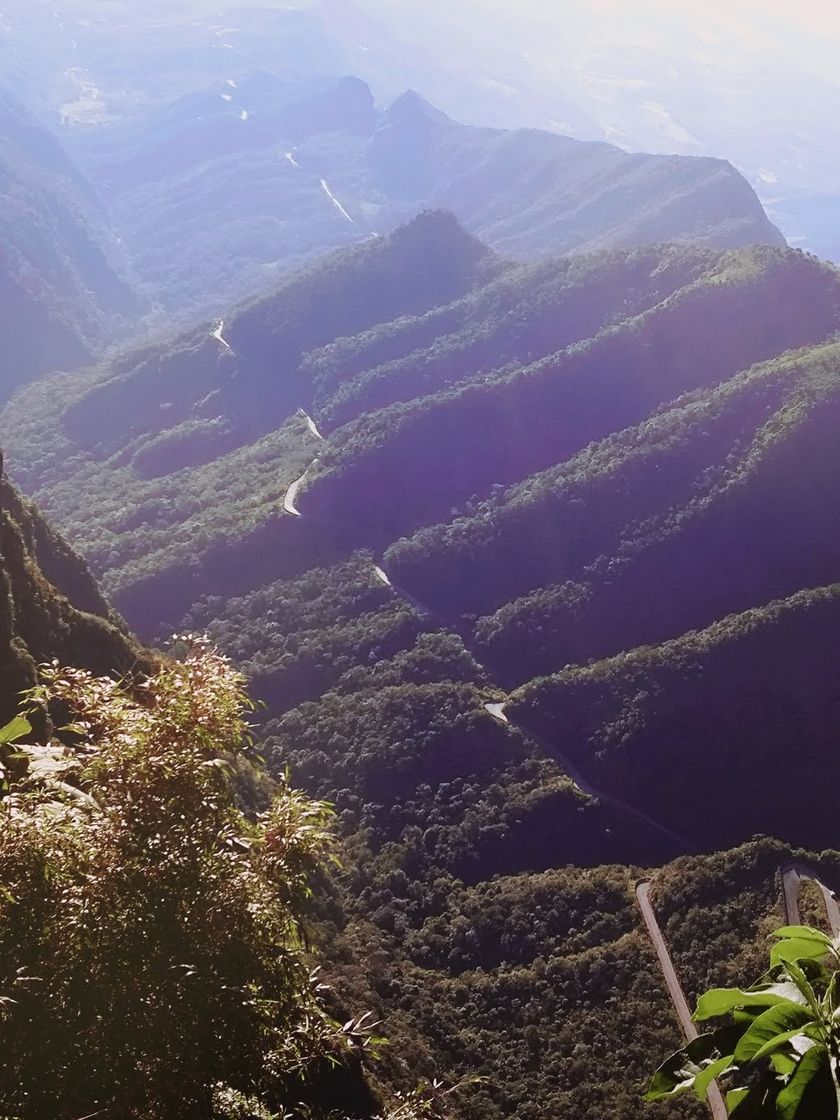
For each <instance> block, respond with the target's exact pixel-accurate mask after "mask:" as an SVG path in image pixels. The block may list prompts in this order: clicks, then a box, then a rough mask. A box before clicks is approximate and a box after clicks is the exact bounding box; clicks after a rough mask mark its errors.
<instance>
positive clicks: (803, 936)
mask: <svg viewBox="0 0 840 1120" xmlns="http://www.w3.org/2000/svg"><path fill="white" fill-rule="evenodd" d="M770 936H771V937H779V938H786V939H791V938H795V939H797V940H799V941H819V942H820V944H821V945H826V946H829V945H831V944H832V940H831V938H830V937H829V936H828V934H825V933H823V932H822V930H819V929H814V927H813V926H782V927H781V928H780V929H774V930H773V932H772V934H771V935H770Z"/></svg>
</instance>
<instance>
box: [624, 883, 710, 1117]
mask: <svg viewBox="0 0 840 1120" xmlns="http://www.w3.org/2000/svg"><path fill="white" fill-rule="evenodd" d="M649 896H650V881H649V880H645V881H644V882H641V883H638V884H637V885H636V900H637V902H638V903H639V909H640V910H641V912H642V917H643V918H644V921H645V925H646V926H647V931H648V936H649V937H650V940H651V943H652V945H653V947H654V949H655V950H656V956H657V957H658V959H659V967H660V968H661V969H662V975H663V977H664V978H665V986H666V988H667V989H668V995H669V996H670V997H671V1003H673V1005H674V1010H675V1011H676V1013H677V1018H678V1019H679V1021H680V1026H681V1027H682V1031H683V1034H684V1035H685V1038H686V1041H687V1042H691V1040H692V1039H694V1038H696V1037H697V1027H696V1026H695V1025H694V1023H693V1022H692V1019H691V1011H690V1010H689V1007H688V1002H687V1000H686V998H685V994H684V993H683V990H682V987H681V986H680V982H679V979H678V978H677V970H676V969H675V968H674V964H673V961H672V960H671V954H670V953H669V952H668V946H667V945H666V944H665V938H664V937H663V936H662V930H661V929H660V928H659V922H657V920H656V914H655V913H654V911H653V907H652V906H651V904H650V897H649ZM706 1100H707V1103H708V1105H709V1111H710V1112H711V1114H712V1116H713V1117H714V1120H726V1105H725V1104H724V1102H723V1097H722V1096H721V1093H720V1089H718V1086H717V1082H716V1081H713V1082H712V1084H711V1085H710V1086H709V1093H708V1096H707V1098H706Z"/></svg>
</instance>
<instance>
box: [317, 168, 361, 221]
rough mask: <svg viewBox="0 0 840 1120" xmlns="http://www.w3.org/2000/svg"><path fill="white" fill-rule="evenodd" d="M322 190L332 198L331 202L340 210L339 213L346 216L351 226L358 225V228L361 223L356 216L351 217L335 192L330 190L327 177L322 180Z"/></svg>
mask: <svg viewBox="0 0 840 1120" xmlns="http://www.w3.org/2000/svg"><path fill="white" fill-rule="evenodd" d="M321 190H322V191H323V192H324V194H325V195H326V196H327V198H328V199H329V200H330V202H331V203H332V204H333V206H334V207H335V208H336V210H337V211H338V212H339V214H341V216H342V217H343V218H346V219H347V221H348V222H349V223H350V225H351V226H356V227H357V228H358V225H359V223H358V222H357V221H356V219H355V218H351V217H350V215H349V214H348V213H347V211H346V210H345V209H344V207H343V206H342V205H341V203H340V202H339V201H338V199H337V198H336V197H335V195H334V194H333V192H332V191H331V190H330V187H329V184H328V183H327V180H326V179H322V180H321Z"/></svg>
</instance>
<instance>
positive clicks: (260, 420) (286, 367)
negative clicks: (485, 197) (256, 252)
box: [65, 213, 499, 473]
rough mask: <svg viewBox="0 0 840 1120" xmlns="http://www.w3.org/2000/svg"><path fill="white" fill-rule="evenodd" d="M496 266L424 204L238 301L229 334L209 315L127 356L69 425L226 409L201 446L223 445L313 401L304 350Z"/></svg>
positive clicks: (468, 282) (72, 431)
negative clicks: (394, 226)
mask: <svg viewBox="0 0 840 1120" xmlns="http://www.w3.org/2000/svg"><path fill="white" fill-rule="evenodd" d="M498 267H499V264H498V263H497V262H496V260H495V259H494V258H493V256H492V254H490V253H489V252H488V250H486V249H485V248H484V247H483V246H482V245H480V244H479V243H478V242H476V241H474V240H473V239H472V238H470V237H469V236H468V235H467V234H465V233H464V232H463V231H462V230H461V229H460V228H459V227H458V226H457V224H456V223H455V222H454V220H453V219H452V218H451V217H450V216H448V215H445V214H438V213H428V214H423V215H421V216H420V217H418V218H416V219H415V220H414V221H413V222H411V223H409V224H408V225H406V226H404V227H401V228H400V229H398V230H396V231H395V232H394V233H393V234H391V235H390V236H389V237H388V238H381V239H377V240H374V241H370V242H368V243H367V244H365V245H362V246H358V247H356V248H354V249H350V250H346V251H345V252H343V253H340V254H335V255H332V256H329V257H327V258H326V259H325V260H323V261H321V262H319V263H318V264H316V265H313V266H311V267H310V268H309V269H307V270H304V271H302V272H300V273H298V274H296V275H295V276H294V277H293V278H292V279H290V280H288V281H287V282H286V283H285V284H283V285H282V286H281V287H280V288H279V289H278V290H277V291H276V292H274V293H273V294H272V295H270V296H266V297H264V298H262V299H261V300H259V301H257V302H255V303H252V304H251V305H249V306H245V307H242V308H240V309H239V310H238V311H237V312H236V313H235V314H234V315H232V316H231V318H230V320H229V321H226V322H225V324H224V335H223V338H224V341H221V340H219V338H218V337H214V335H213V333H212V330H213V328H212V327H210V326H207V327H205V328H203V329H202V330H201V331H200V332H194V333H193V334H190V335H186V336H184V337H182V338H179V339H177V340H175V341H174V342H173V343H171V344H170V346H169V347H168V348H160V349H149V350H146V351H143V352H141V353H139V354H138V355H136V357H135V358H132V357H128V358H124V359H122V360H121V362H120V363H119V366H118V371H117V373H116V375H115V376H114V377H112V378H110V379H108V380H105V381H103V382H102V383H100V384H97V385H96V386H95V387H94V388H92V389H91V390H90V391H89V392H88V393H86V394H85V395H84V396H82V397H81V399H80V400H78V401H77V402H76V403H74V404H73V405H72V407H71V408H70V409H68V411H67V414H66V420H65V423H66V428H67V432H68V434H69V435H70V436H71V438H73V439H74V440H76V441H77V442H78V443H79V444H80V445H81V446H84V447H90V448H94V447H95V448H98V449H103V450H105V449H115V448H118V447H121V446H123V445H124V444H125V443H126V441H128V440H129V439H132V440H136V439H137V438H138V437H141V436H144V437H149V436H152V437H154V436H155V435H157V434H158V433H159V432H162V431H167V430H172V429H176V428H177V426H178V425H179V424H182V423H184V422H185V421H202V420H206V421H210V420H213V419H214V418H215V417H222V421H223V423H222V428H221V430H220V431H219V433H218V437H217V441H216V444H215V446H214V445H213V441H212V440H211V441H210V442H209V446H208V447H207V448H206V449H205V450H204V452H203V453H204V454H205V455H210V456H212V454H213V453H214V451H215V452H216V453H220V452H223V451H224V450H228V449H230V447H231V446H235V445H236V443H237V442H241V441H242V440H243V439H245V438H246V437H249V436H250V437H251V438H253V437H254V436H255V435H259V434H262V433H263V432H265V431H269V430H271V429H273V428H276V427H277V426H278V425H279V424H280V423H282V421H283V420H284V419H285V418H286V417H288V416H289V414H290V413H292V412H293V411H294V410H295V408H297V407H300V406H307V405H309V403H310V398H311V396H312V387H311V380H310V375H309V374H308V372H307V371H306V370H305V369H302V368H301V359H302V357H303V355H304V354H305V353H306V352H308V351H309V350H312V349H315V348H317V347H320V346H323V345H325V344H326V343H329V342H332V341H333V340H334V339H335V338H337V337H340V336H342V335H352V334H356V333H358V332H359V331H362V330H365V329H367V328H368V327H371V326H373V325H374V324H376V323H380V322H383V321H388V320H391V319H393V318H396V317H399V316H401V315H410V314H418V313H422V312H424V311H426V310H427V309H428V308H430V307H435V306H437V305H440V304H446V303H449V302H450V301H451V300H452V299H454V298H457V297H458V296H460V295H462V294H463V292H465V291H467V290H469V288H470V287H472V286H473V285H474V284H476V283H477V282H479V281H480V280H482V279H485V278H487V277H488V276H489V275H492V274H493V272H494V270H496V269H497V268H498ZM184 434H185V435H186V436H189V435H190V433H189V432H187V433H184ZM176 438H177V437H176ZM185 465H186V464H185ZM147 469H148V468H147ZM162 473H168V472H167V471H166V470H164V471H163V472H162Z"/></svg>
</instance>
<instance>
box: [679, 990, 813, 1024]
mask: <svg viewBox="0 0 840 1120" xmlns="http://www.w3.org/2000/svg"><path fill="white" fill-rule="evenodd" d="M805 1002H806V1000H805V998H804V996H802V994H801V993H800V991H799V989H798V988H797V987H796V985H795V984H792V983H790V982H788V983H783V984H767V985H766V986H764V987H762V988H751V989H749V990H746V989H742V988H711V989H710V990H709V991H708V992H704V994H703V995H702V996H700V999H699V1000H698V1001H697V1010H696V1011H695V1012H694V1015H693V1018H694V1019H695V1020H696V1021H698V1022H699V1021H702V1020H703V1019H715V1018H717V1016H718V1015H726V1014H728V1013H729V1012H730V1011H735V1010H736V1009H737V1008H741V1007H773V1006H774V1005H775V1004H777V1003H802V1004H804V1003H805Z"/></svg>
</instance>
